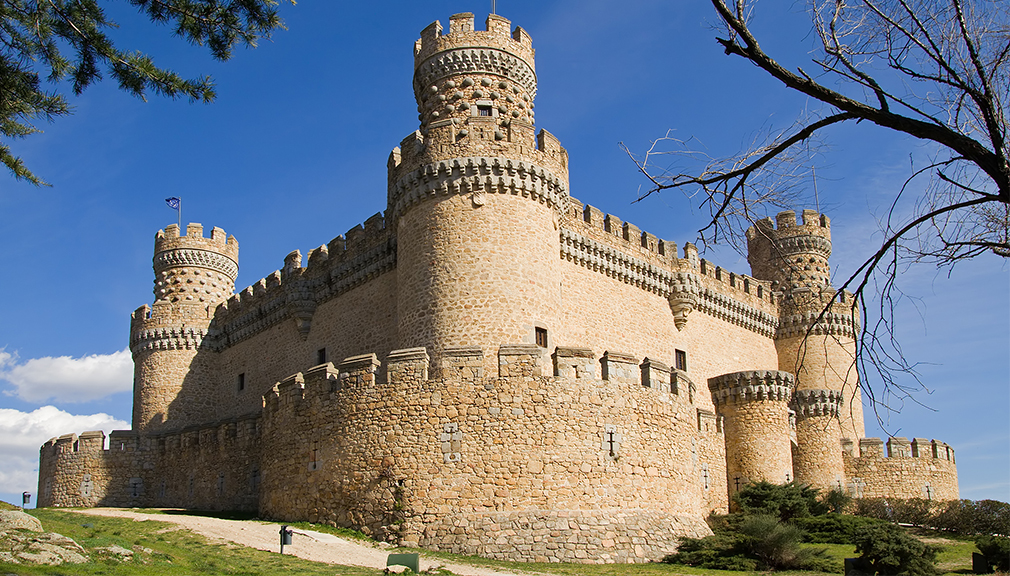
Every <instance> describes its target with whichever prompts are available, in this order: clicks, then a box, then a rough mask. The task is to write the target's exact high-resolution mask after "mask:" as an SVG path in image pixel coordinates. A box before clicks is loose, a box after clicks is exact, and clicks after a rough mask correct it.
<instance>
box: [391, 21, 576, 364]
mask: <svg viewBox="0 0 1010 576" xmlns="http://www.w3.org/2000/svg"><path fill="white" fill-rule="evenodd" d="M510 27H511V24H510V23H509V21H508V20H506V19H505V18H502V17H501V16H497V15H494V14H492V15H490V16H488V18H487V21H486V30H474V17H473V14H470V13H465V14H456V15H454V16H452V17H450V19H449V30H448V32H446V33H443V29H442V26H441V24H440V23H439V22H434V23H432V24H431V25H430V26H428V27H427V28H425V29H424V30H423V31H422V32H421V38H420V39H419V40H418V41H417V42H415V44H414V82H413V84H414V95H415V97H416V99H417V109H418V112H419V114H418V117H419V119H420V127H419V129H418V130H417V131H415V132H414V133H413V134H411V135H410V136H408V137H407V138H405V139H404V140H403V141H402V142H401V143H400V146H399V147H398V148H395V149H394V150H393V152H392V154H390V158H389V188H388V206H387V213H386V217H387V221H388V222H389V223H390V225H391V226H394V227H395V230H396V234H397V246H398V248H397V274H398V284H399V286H400V288H399V292H398V297H397V313H398V319H399V334H398V337H399V344H400V346H401V347H418V346H424V347H426V348H428V350H429V352H431V353H432V354H433V356H435V359H434V362H433V363H432V364H433V365H434V366H438V365H439V364H440V363H439V361H438V358H439V357H440V356H441V352H442V350H443V349H445V348H446V347H451V346H461V345H480V346H485V347H488V348H492V349H493V348H497V347H498V346H499V345H501V344H517V343H528V344H533V343H535V342H536V334H537V329H540V330H548V331H549V330H552V329H553V328H554V327H555V326H557V325H558V319H559V318H560V283H561V279H560V276H559V272H558V269H557V268H558V267H557V266H556V262H557V260H558V254H559V251H560V244H559V233H558V227H559V220H560V218H561V217H562V215H563V214H564V213H565V207H566V206H567V202H568V198H569V196H568V155H567V153H566V152H565V150H564V148H562V147H561V145H560V143H559V142H558V140H557V139H556V138H554V137H553V136H552V135H551V134H549V133H547V132H546V131H540V133H539V134H536V132H535V128H534V118H535V114H534V100H535V98H536V92H537V80H536V68H535V64H534V58H533V56H534V51H533V43H532V40H531V38H530V36H529V34H527V33H526V32H525V31H524V30H523V29H522V28H519V27H516V28H515V30H511V31H510ZM490 367H491V366H488V368H490Z"/></svg>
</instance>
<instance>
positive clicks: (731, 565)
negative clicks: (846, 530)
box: [663, 514, 838, 572]
mask: <svg viewBox="0 0 1010 576" xmlns="http://www.w3.org/2000/svg"><path fill="white" fill-rule="evenodd" d="M710 524H713V530H714V531H715V532H716V534H715V535H714V536H707V537H705V538H683V539H681V543H680V547H679V548H678V550H677V553H676V554H671V555H669V556H667V557H665V558H664V559H663V561H664V562H667V563H676V564H686V565H688V566H697V567H699V568H709V569H716V570H746V571H754V570H757V569H758V568H762V569H776V568H784V569H798V570H816V571H823V572H828V571H838V567H837V566H835V565H834V564H835V563H834V562H833V561H832V560H831V559H830V558H828V557H827V554H826V553H827V549H817V548H809V547H807V548H804V547H802V546H801V545H800V542H801V541H802V540H803V531H802V530H800V529H799V528H797V527H795V526H792V525H790V524H785V523H783V522H780V521H779V519H778V518H776V517H774V516H768V515H757V516H742V515H739V514H732V515H730V516H722V517H718V518H716V519H714V521H712V520H710Z"/></svg>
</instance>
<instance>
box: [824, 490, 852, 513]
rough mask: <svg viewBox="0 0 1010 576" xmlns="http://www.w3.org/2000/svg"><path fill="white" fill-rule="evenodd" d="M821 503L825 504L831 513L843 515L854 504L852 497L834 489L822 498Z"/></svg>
mask: <svg viewBox="0 0 1010 576" xmlns="http://www.w3.org/2000/svg"><path fill="white" fill-rule="evenodd" d="M821 502H823V503H824V505H825V506H827V507H828V509H829V510H830V511H831V512H834V513H836V514H841V513H842V512H844V511H845V509H846V508H848V507H849V506H850V505H851V504H852V496H849V495H848V494H846V493H845V492H844V491H843V490H840V489H838V488H832V489H831V490H828V491H827V492H826V493H825V494H824V496H823V497H822V498H821Z"/></svg>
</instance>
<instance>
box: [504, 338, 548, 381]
mask: <svg viewBox="0 0 1010 576" xmlns="http://www.w3.org/2000/svg"><path fill="white" fill-rule="evenodd" d="M542 375H543V348H541V347H539V346H537V345H535V344H509V345H502V346H500V347H499V348H498V377H499V378H513V377H520V378H523V377H525V378H528V377H533V376H542Z"/></svg>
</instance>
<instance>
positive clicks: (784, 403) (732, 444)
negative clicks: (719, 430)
mask: <svg viewBox="0 0 1010 576" xmlns="http://www.w3.org/2000/svg"><path fill="white" fill-rule="evenodd" d="M708 388H709V391H711V393H712V403H713V404H715V407H716V410H717V411H718V413H719V415H721V416H722V417H723V418H724V421H725V425H724V427H723V430H724V431H725V434H726V479H727V481H728V482H729V492H730V495H732V494H734V493H736V492H737V491H738V490H740V489H741V488H743V487H744V486H746V485H747V484H748V483H751V482H760V481H765V482H772V483H774V484H782V483H784V482H789V481H791V480H793V462H792V452H791V449H790V425H789V418H790V416H789V399H790V398H791V397H792V393H793V375H792V374H790V373H788V372H782V371H778V370H750V371H746V372H734V373H732V374H723V375H722V376H716V377H715V378H709V380H708Z"/></svg>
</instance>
